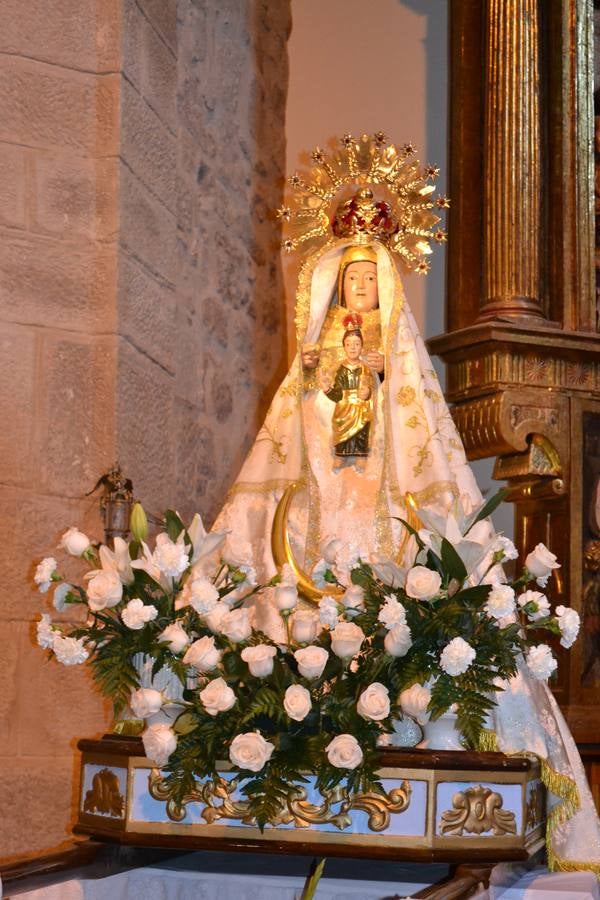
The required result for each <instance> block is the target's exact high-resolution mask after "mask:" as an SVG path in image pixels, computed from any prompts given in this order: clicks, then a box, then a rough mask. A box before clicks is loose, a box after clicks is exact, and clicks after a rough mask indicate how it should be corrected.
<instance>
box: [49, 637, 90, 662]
mask: <svg viewBox="0 0 600 900" xmlns="http://www.w3.org/2000/svg"><path fill="white" fill-rule="evenodd" d="M52 649H53V650H54V652H55V654H56V658H57V660H58V661H59V663H62V664H63V666H77V665H80V664H81V663H84V662H85V661H86V659H87V658H88V656H89V655H90V654H89V651H88V650H86V648H85V645H84V643H83V638H73V637H63V635H61V634H59V633H56V634H55V636H54V643H53V644H52Z"/></svg>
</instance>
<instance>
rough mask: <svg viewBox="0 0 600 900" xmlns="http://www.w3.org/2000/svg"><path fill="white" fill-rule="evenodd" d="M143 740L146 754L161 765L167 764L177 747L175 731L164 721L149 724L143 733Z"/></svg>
mask: <svg viewBox="0 0 600 900" xmlns="http://www.w3.org/2000/svg"><path fill="white" fill-rule="evenodd" d="M142 741H143V742H144V750H145V753H146V756H147V757H148V759H150V760H151V761H152V762H153V763H155V764H156V765H157V766H159V767H162V766H166V764H167V762H168V761H169V757H170V755H171V754H172V753H173V751H174V750H175V748H176V747H177V737H176V736H175V732H174V731H173V729H172V728H169V726H168V725H165V724H164V723H162V722H161V723H157V724H156V725H149V726H148V727H147V728H146V730H145V731H144V732H143V733H142Z"/></svg>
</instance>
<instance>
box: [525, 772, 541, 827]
mask: <svg viewBox="0 0 600 900" xmlns="http://www.w3.org/2000/svg"><path fill="white" fill-rule="evenodd" d="M543 800H544V789H543V787H542V782H541V781H536V782H535V784H533V785H532V788H531V790H530V792H529V797H528V799H527V807H526V809H525V831H532V830H533V829H534V828H535V827H536V825H539V824H540V822H541V821H542V819H543V811H542V810H543Z"/></svg>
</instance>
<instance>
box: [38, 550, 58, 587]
mask: <svg viewBox="0 0 600 900" xmlns="http://www.w3.org/2000/svg"><path fill="white" fill-rule="evenodd" d="M55 572H56V560H55V559H54V557H53V556H46V557H45V559H43V560H42V561H41V563H40V564H39V565H38V567H37V568H36V570H35V575H34V576H33V580H34V581H35V583H36V584H37V586H38V588H39V591H40V594H45V593H46V591H47V590H48V588H49V587H50V583H51V581H52V576H53V575H54V573H55Z"/></svg>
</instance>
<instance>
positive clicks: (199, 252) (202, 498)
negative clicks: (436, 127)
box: [0, 0, 290, 857]
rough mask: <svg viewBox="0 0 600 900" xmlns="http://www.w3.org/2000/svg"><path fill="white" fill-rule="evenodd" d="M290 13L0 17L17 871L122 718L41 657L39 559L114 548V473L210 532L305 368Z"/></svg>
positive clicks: (6, 627) (5, 765)
mask: <svg viewBox="0 0 600 900" xmlns="http://www.w3.org/2000/svg"><path fill="white" fill-rule="evenodd" d="M289 6H290V5H289V0H277V2H267V0H102V2H97V0H43V2H42V0H28V2H27V3H25V4H23V3H21V2H18V0H5V2H3V3H2V4H1V5H0V322H1V330H0V417H1V421H2V429H0V509H1V510H2V534H3V551H4V553H3V565H2V573H3V576H4V581H3V587H4V590H3V592H2V600H1V601H0V640H2V644H3V646H4V647H5V652H3V654H2V660H1V661H0V672H1V674H2V682H3V684H4V691H3V697H2V701H1V702H0V732H1V733H2V734H3V736H4V739H3V742H2V747H1V748H0V756H1V757H2V792H3V797H4V798H5V800H6V801H7V805H6V808H7V809H9V808H10V809H17V807H18V809H19V815H18V816H15V817H13V818H11V820H10V821H9V820H8V819H7V817H6V816H5V817H4V820H3V821H2V822H1V823H0V857H12V856H16V855H21V854H23V853H27V852H40V851H43V850H49V849H52V848H55V847H56V846H58V845H59V844H60V843H61V842H63V841H64V840H66V839H67V838H68V835H69V825H70V822H71V821H72V819H73V802H74V797H75V792H76V785H75V783H74V780H73V779H74V774H73V773H74V772H75V766H74V764H73V758H74V747H75V740H76V738H77V737H78V736H81V735H83V734H86V735H90V736H93V735H94V734H101V733H103V732H104V731H105V730H106V729H107V728H108V727H109V725H110V710H109V709H108V706H107V704H106V703H104V701H103V700H102V699H101V698H100V697H99V696H98V695H97V694H95V693H94V692H93V691H91V690H90V685H89V678H88V674H87V673H86V672H85V671H83V670H81V669H79V670H78V669H68V670H66V669H61V668H59V667H58V665H57V664H56V663H46V662H45V661H44V655H43V652H42V651H41V650H39V649H38V648H37V647H35V642H34V627H33V626H32V624H31V620H32V618H33V617H34V616H35V615H36V614H37V613H38V612H39V611H40V610H41V608H42V604H41V602H40V597H39V595H37V594H36V593H34V592H33V591H32V590H31V579H32V575H33V563H32V560H33V558H38V559H39V558H41V557H42V556H44V555H51V554H52V553H53V552H54V551H55V547H56V544H57V543H58V539H59V537H60V534H61V532H62V531H63V530H64V529H66V528H67V527H68V526H70V525H75V524H77V525H79V526H80V527H82V528H83V529H84V530H86V531H87V532H88V533H89V534H90V535H91V536H92V537H94V538H100V537H101V525H100V519H99V515H98V508H97V500H96V499H95V498H86V497H85V493H86V492H87V491H88V490H89V489H90V488H91V487H92V486H93V484H94V483H95V481H96V479H97V478H98V476H99V475H100V474H101V473H102V472H104V471H106V470H107V469H108V467H109V466H110V465H112V463H113V462H114V461H115V460H117V459H118V460H119V461H120V462H121V464H122V465H123V468H124V469H125V471H126V472H127V474H128V475H129V476H130V477H131V478H132V479H133V481H134V485H135V487H136V492H137V494H138V496H139V498H140V499H141V500H142V501H143V502H144V503H145V505H146V506H147V507H148V509H149V510H150V511H152V512H154V513H158V512H160V511H161V510H162V509H163V508H164V506H165V505H166V504H171V505H173V506H176V507H177V508H178V510H179V511H180V512H181V513H182V515H184V516H186V517H191V515H192V514H193V513H194V512H195V511H199V512H201V513H202V515H203V517H204V519H205V522H206V523H207V524H210V522H211V520H212V518H213V517H214V515H215V514H216V513H217V512H218V510H219V508H220V505H221V502H222V500H223V498H224V496H225V493H226V491H227V489H228V487H229V485H230V483H231V482H232V481H233V479H234V478H235V476H236V474H237V470H238V468H239V466H240V464H241V462H242V459H243V455H244V453H245V451H246V450H247V448H248V446H249V444H250V442H251V440H252V439H253V437H254V434H255V432H256V430H257V427H258V425H259V422H260V420H261V418H262V415H263V414H264V411H265V407H266V404H267V403H268V401H269V400H270V397H269V386H270V385H272V384H274V383H276V381H277V376H278V374H279V373H281V372H282V371H283V369H284V368H285V346H284V340H285V339H284V335H285V327H284V323H283V321H282V317H283V310H284V301H283V286H282V277H281V272H280V268H279V261H278V260H279V254H278V252H277V249H276V244H277V240H278V233H277V227H276V225H275V223H274V221H273V219H272V218H270V217H269V216H268V215H267V210H268V209H270V208H275V207H277V206H279V205H280V202H281V194H282V185H283V175H284V149H285V138H284V113H285V109H284V106H285V98H286V86H287V55H286V41H287V37H288V33H289V29H290V8H289ZM77 570H78V564H77V563H75V565H74V568H73V564H71V567H70V569H69V571H68V573H67V574H68V575H69V577H72V578H75V577H76V573H77ZM79 571H80V572H81V570H79ZM62 615H63V616H64V614H62ZM57 618H59V616H58V615H57Z"/></svg>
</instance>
